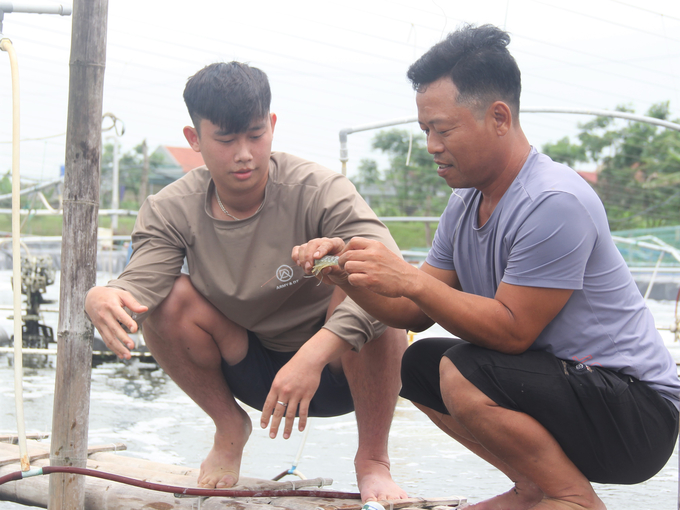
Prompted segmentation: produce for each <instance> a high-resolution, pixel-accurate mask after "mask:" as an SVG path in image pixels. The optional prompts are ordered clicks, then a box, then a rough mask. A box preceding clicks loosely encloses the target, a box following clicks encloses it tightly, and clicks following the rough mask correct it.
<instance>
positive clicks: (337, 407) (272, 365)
mask: <svg viewBox="0 0 680 510" xmlns="http://www.w3.org/2000/svg"><path fill="white" fill-rule="evenodd" d="M294 355H295V352H277V351H271V350H269V349H266V348H264V347H263V346H262V343H260V340H259V339H258V338H257V336H256V335H255V334H254V333H253V332H251V331H248V353H247V354H246V357H245V358H243V360H242V361H241V362H240V363H237V364H236V365H233V366H230V365H227V362H226V361H224V360H222V373H223V374H224V378H225V379H226V381H227V386H229V389H231V392H232V393H233V394H234V396H235V397H236V398H237V399H239V400H240V401H241V402H243V403H245V404H248V405H249V406H250V407H253V408H255V409H258V410H260V411H261V410H262V407H264V402H265V400H267V395H268V394H269V389H270V388H271V386H272V382H274V377H276V374H277V373H278V371H279V370H280V369H281V367H282V366H283V365H285V364H286V363H288V361H290V359H291V358H292V357H293V356H294ZM352 411H354V400H353V399H352V394H351V393H350V390H349V385H348V384H347V379H345V376H344V375H336V374H334V373H332V372H331V371H330V369H329V368H328V366H326V367H324V369H323V371H322V372H321V381H320V382H319V388H318V389H317V390H316V393H315V394H314V397H313V398H312V400H311V402H310V403H309V416H320V417H328V416H340V415H342V414H347V413H351V412H352Z"/></svg>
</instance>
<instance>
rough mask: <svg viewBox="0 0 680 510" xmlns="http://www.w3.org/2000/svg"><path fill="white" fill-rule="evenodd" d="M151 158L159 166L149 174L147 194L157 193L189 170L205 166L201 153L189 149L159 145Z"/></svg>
mask: <svg viewBox="0 0 680 510" xmlns="http://www.w3.org/2000/svg"><path fill="white" fill-rule="evenodd" d="M152 156H154V157H155V158H157V159H158V161H159V164H158V165H157V166H156V167H155V168H154V169H153V170H152V171H151V172H150V175H149V188H150V189H149V194H154V193H156V192H158V191H159V190H160V189H161V188H164V187H165V186H167V185H168V184H170V183H171V182H174V181H176V180H177V179H179V178H180V177H182V176H183V175H184V174H186V173H187V172H189V171H190V170H192V169H194V168H196V167H199V166H202V165H204V164H205V163H204V162H203V156H202V155H201V153H200V152H196V151H194V150H193V149H192V148H191V147H171V146H169V145H161V146H159V147H158V148H157V149H156V150H155V151H154V152H153V155H152Z"/></svg>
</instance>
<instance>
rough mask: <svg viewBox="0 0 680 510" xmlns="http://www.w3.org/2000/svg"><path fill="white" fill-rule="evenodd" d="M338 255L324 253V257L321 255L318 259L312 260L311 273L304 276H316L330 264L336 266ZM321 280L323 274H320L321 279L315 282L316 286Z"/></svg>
mask: <svg viewBox="0 0 680 510" xmlns="http://www.w3.org/2000/svg"><path fill="white" fill-rule="evenodd" d="M339 259H340V257H337V256H335V255H326V256H324V257H321V258H320V259H318V260H315V261H314V266H313V267H312V274H310V275H308V276H305V278H312V277H314V276H318V274H319V273H320V272H321V271H323V270H324V269H326V268H327V267H331V266H337V265H338V260H339ZM322 281H323V275H321V280H319V283H318V284H317V287H318V286H319V285H321V282H322Z"/></svg>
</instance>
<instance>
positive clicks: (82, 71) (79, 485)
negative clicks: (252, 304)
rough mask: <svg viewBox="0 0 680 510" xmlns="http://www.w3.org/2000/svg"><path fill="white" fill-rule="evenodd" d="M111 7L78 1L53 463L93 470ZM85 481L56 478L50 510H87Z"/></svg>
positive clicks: (68, 135) (72, 60) (90, 0)
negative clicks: (88, 302)
mask: <svg viewBox="0 0 680 510" xmlns="http://www.w3.org/2000/svg"><path fill="white" fill-rule="evenodd" d="M107 9H108V0H75V1H74V5H73V28H72V35H71V58H70V62H69V65H70V78H69V102H68V121H67V132H66V173H65V177H64V223H63V229H62V238H63V241H62V249H61V288H60V293H59V304H60V313H59V327H58V334H57V337H58V347H57V374H56V381H55V390H54V412H53V417H52V444H51V450H50V463H51V465H53V466H76V467H85V465H86V462H87V435H88V425H89V421H88V420H89V412H90V372H91V368H92V336H93V335H92V334H93V329H92V325H91V324H90V322H89V320H88V319H87V317H86V315H85V312H84V302H85V293H86V292H87V290H88V289H90V288H91V287H92V286H94V284H95V282H96V275H97V215H98V213H99V158H100V147H101V125H102V96H103V89H104V68H105V62H106V21H107ZM84 489H85V480H84V477H82V476H74V475H65V474H53V475H50V491H49V508H50V510H77V509H82V508H84V504H85V490H84Z"/></svg>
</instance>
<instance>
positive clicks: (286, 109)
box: [0, 0, 680, 181]
mask: <svg viewBox="0 0 680 510" xmlns="http://www.w3.org/2000/svg"><path fill="white" fill-rule="evenodd" d="M43 1H49V0H43ZM465 22H467V23H474V24H483V23H492V24H495V25H498V26H500V27H502V28H505V29H506V30H507V31H509V32H510V34H511V37H512V42H511V45H510V51H511V52H512V53H513V55H514V56H515V58H516V59H517V61H518V63H519V66H520V69H521V70H522V79H523V94H522V106H523V107H574V108H597V109H614V108H615V107H616V106H617V105H619V104H626V105H629V106H631V107H632V108H634V109H635V111H636V112H637V113H640V114H642V113H645V112H646V111H647V109H648V108H649V107H650V106H651V105H652V104H654V103H657V102H660V101H670V104H671V111H672V118H674V119H676V120H677V119H678V118H680V2H679V1H678V0H587V1H586V0H572V1H570V2H564V1H562V0H476V1H470V0H467V1H459V0H342V1H340V0H314V1H306V0H305V1H303V0H300V1H298V0H278V1H271V0H259V1H238V2H237V1H225V0H210V1H208V0H194V1H193V2H186V1H182V2H180V1H176V0H165V1H164V2H157V1H151V0H134V1H133V0H111V1H110V2H109V13H108V27H107V35H108V47H107V61H106V77H105V89H104V106H103V111H104V112H110V113H112V114H114V115H115V116H116V117H118V118H120V119H121V120H122V121H123V122H124V124H125V134H124V135H123V136H122V137H121V138H120V142H121V145H122V150H123V151H128V150H131V149H132V148H133V147H135V146H136V145H137V144H139V143H141V141H142V140H144V139H146V140H147V142H148V144H149V146H150V148H151V149H152V150H153V149H155V148H156V147H158V146H159V145H175V146H186V141H185V139H184V137H183V135H182V128H183V127H184V126H185V125H186V124H188V123H189V117H188V115H187V113H186V109H185V106H184V103H183V101H182V91H183V89H184V85H185V83H186V80H187V78H188V77H189V76H191V75H192V74H193V73H195V72H196V71H197V70H198V69H200V68H201V67H203V66H205V65H207V64H210V63H212V62H218V61H228V60H240V61H245V62H249V63H250V64H251V65H255V66H257V67H260V68H261V69H263V70H264V71H265V72H266V73H267V74H268V75H269V79H270V82H271V87H272V93H273V102H272V111H273V112H275V113H277V115H278V123H277V125H276V132H275V140H274V149H275V150H281V151H286V152H291V153H294V154H297V155H300V156H303V157H306V158H309V159H313V160H316V161H318V162H320V163H322V164H324V165H326V166H328V167H330V168H332V169H336V170H339V169H340V162H339V142H338V132H339V131H340V130H341V129H343V128H348V127H353V126H360V125H365V124H371V123H377V122H381V121H387V120H391V119H396V118H402V117H411V116H415V114H416V110H415V102H414V93H413V91H412V90H411V87H410V85H409V84H408V82H407V80H406V78H405V72H406V70H407V68H408V66H409V65H410V64H411V63H412V62H413V61H414V60H415V59H416V58H418V57H419V56H420V55H422V54H423V53H424V52H425V51H426V50H427V49H428V48H429V47H430V46H432V45H433V44H434V43H436V42H438V41H439V40H441V39H442V37H443V36H445V34H447V33H448V32H450V31H452V30H454V29H455V28H456V27H457V26H459V25H461V24H462V23H465ZM71 23H72V18H71V17H70V16H69V17H60V16H55V15H36V14H23V13H6V14H5V16H4V23H3V33H4V35H5V36H6V37H9V38H10V39H11V40H12V42H13V44H14V47H15V50H16V52H17V56H18V60H19V67H20V79H21V118H22V121H21V138H22V140H24V142H22V150H21V173H22V178H27V179H28V178H31V179H36V180H41V181H47V180H52V179H54V178H56V177H58V175H59V166H60V165H61V164H63V162H64V144H65V140H66V136H65V132H66V117H67V109H68V102H67V97H68V94H67V90H68V80H69V55H70V43H71ZM11 104H12V103H11V82H10V67H9V59H8V57H7V55H6V54H4V53H3V54H1V55H0V172H1V173H2V174H4V173H5V172H6V171H8V170H9V169H10V168H11V145H10V143H9V142H10V140H11ZM586 120H588V118H587V117H583V116H574V115H560V114H535V113H525V114H523V115H522V116H521V123H522V125H523V127H524V130H525V131H526V133H527V135H528V137H529V139H530V141H531V142H532V143H533V144H534V145H535V146H537V147H541V146H542V145H543V144H544V143H546V142H551V141H553V142H554V141H556V140H558V139H560V138H562V137H564V136H574V134H575V133H577V131H578V129H577V124H578V123H579V122H583V121H586ZM404 128H405V129H410V130H413V132H414V133H416V132H418V127H417V124H411V125H407V126H404ZM110 134H111V133H110V132H108V133H105V134H104V136H106V137H109V136H110ZM374 134H375V132H365V133H356V134H353V135H350V137H349V157H350V161H349V164H348V168H349V174H350V175H351V174H352V173H353V172H354V171H355V170H356V167H357V165H358V163H359V161H360V160H361V159H362V158H376V159H379V158H378V155H377V154H375V153H374V152H372V151H371V148H370V145H371V138H372V136H374Z"/></svg>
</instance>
